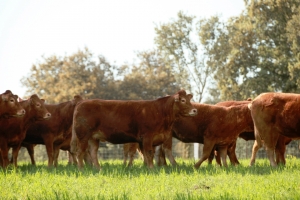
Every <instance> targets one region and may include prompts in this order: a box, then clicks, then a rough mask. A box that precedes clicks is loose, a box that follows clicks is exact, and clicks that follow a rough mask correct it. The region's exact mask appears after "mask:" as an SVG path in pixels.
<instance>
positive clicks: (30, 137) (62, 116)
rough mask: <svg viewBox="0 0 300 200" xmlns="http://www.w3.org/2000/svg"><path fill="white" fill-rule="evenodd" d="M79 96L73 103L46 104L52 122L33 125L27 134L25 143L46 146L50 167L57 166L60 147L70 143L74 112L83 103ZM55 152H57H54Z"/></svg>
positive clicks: (75, 97)
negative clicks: (78, 104)
mask: <svg viewBox="0 0 300 200" xmlns="http://www.w3.org/2000/svg"><path fill="white" fill-rule="evenodd" d="M82 100H83V99H82V97H81V96H79V95H76V96H74V99H73V100H71V101H67V102H63V103H59V104H45V107H46V108H47V109H48V110H49V112H51V113H52V117H51V119H50V120H47V121H41V122H38V123H35V124H33V125H31V126H30V127H29V128H28V130H27V133H26V137H25V139H24V141H23V142H24V143H25V144H26V143H29V144H44V145H45V146H46V150H47V155H48V167H52V166H53V162H54V160H56V161H55V163H54V166H57V159H56V158H57V156H58V151H59V149H60V145H65V142H66V140H67V139H69V140H68V141H67V143H68V142H70V138H71V127H72V123H73V112H74V109H75V106H76V105H77V103H78V102H80V101H82ZM54 150H55V152H54Z"/></svg>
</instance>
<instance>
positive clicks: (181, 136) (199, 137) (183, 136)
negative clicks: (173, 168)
mask: <svg viewBox="0 0 300 200" xmlns="http://www.w3.org/2000/svg"><path fill="white" fill-rule="evenodd" d="M248 104H249V101H248V100H247V101H225V102H220V103H217V104H216V106H222V107H230V106H238V107H239V106H240V105H244V106H243V107H240V108H243V109H245V108H246V106H247V105H248ZM202 105H203V107H199V108H200V109H201V110H199V109H198V112H199V113H200V112H201V113H202V112H204V113H206V114H205V115H204V116H203V117H200V116H197V117H196V118H195V119H192V120H193V122H187V124H189V126H190V127H189V128H186V131H189V132H187V133H184V132H185V126H184V123H183V122H180V121H176V122H175V125H174V128H175V129H173V132H172V135H173V137H175V138H177V139H178V140H180V141H182V142H189V143H191V142H198V143H201V144H203V142H204V138H203V134H204V131H206V129H207V128H208V126H210V123H211V124H215V126H216V127H219V126H220V127H221V129H223V128H222V127H226V126H229V129H228V131H227V132H226V130H221V131H223V132H224V134H228V135H231V133H230V130H232V129H233V128H234V127H235V126H237V125H238V124H237V122H233V121H232V119H228V121H223V122H220V124H218V122H219V121H220V120H217V119H215V118H217V116H220V114H218V113H217V109H216V111H212V113H211V115H215V116H209V113H208V112H210V106H209V105H205V104H202ZM206 107H207V110H206ZM222 112H223V111H222ZM244 112H245V113H246V115H247V116H248V117H246V118H245V119H244V121H243V123H241V124H240V125H239V126H240V127H239V129H240V130H243V126H244V128H245V129H247V130H253V122H252V118H251V117H249V116H250V112H249V111H247V110H244ZM225 114H226V113H225ZM226 115H227V114H226ZM205 118H206V121H207V120H211V122H210V123H209V122H206V121H201V120H204V119H205ZM181 120H183V121H184V122H185V121H187V119H181ZM196 120H197V121H196ZM247 120H248V121H247ZM177 123H178V124H180V125H178V124H177ZM231 123H232V127H231ZM198 126H199V131H200V129H203V130H202V131H200V132H198V130H197V129H198V128H197V127H198ZM214 131H216V130H214ZM213 134H215V133H213ZM233 134H236V133H233ZM235 147H236V140H233V141H232V142H231V143H230V142H229V143H228V144H227V155H228V156H229V159H230V162H231V164H233V165H237V164H239V161H238V160H237V157H236V154H235ZM215 150H216V152H218V151H219V147H218V145H216V146H214V147H213V149H212V151H211V153H210V155H209V157H208V163H209V164H211V163H212V160H213V158H214V156H215ZM162 151H164V152H162ZM165 152H167V153H166V155H167V157H168V159H169V160H170V162H171V164H172V165H176V161H175V159H174V157H173V156H172V140H171V139H170V140H168V141H166V142H165V143H164V144H163V145H162V147H160V148H159V149H158V161H157V162H158V165H166V160H165ZM216 161H217V164H218V165H220V166H222V164H221V159H220V154H219V153H217V154H216Z"/></svg>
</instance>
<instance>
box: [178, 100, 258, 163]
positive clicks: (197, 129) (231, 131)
mask: <svg viewBox="0 0 300 200" xmlns="http://www.w3.org/2000/svg"><path fill="white" fill-rule="evenodd" d="M193 105H194V106H195V107H196V108H197V110H198V112H199V113H201V114H199V115H197V116H196V117H194V118H190V117H180V118H179V119H178V120H176V122H175V123H174V125H173V132H174V134H173V136H174V137H177V139H179V140H181V141H183V142H186V143H191V142H192V143H195V142H197V143H203V144H204V146H203V154H202V157H201V159H200V160H199V161H198V162H197V163H196V164H195V165H194V167H195V168H199V167H200V165H201V164H202V162H203V161H204V160H206V159H207V158H208V157H209V156H210V154H211V152H212V150H213V148H214V147H215V146H216V147H218V149H219V152H220V156H221V159H222V163H223V165H224V166H225V167H226V166H227V162H226V156H227V148H228V146H230V145H231V144H232V143H233V142H235V141H236V139H237V137H238V135H239V134H240V133H241V132H244V131H248V130H251V126H253V124H252V123H251V122H252V121H251V115H250V111H249V109H248V107H247V104H242V105H239V106H232V107H223V106H216V105H206V104H197V103H194V104H193Z"/></svg>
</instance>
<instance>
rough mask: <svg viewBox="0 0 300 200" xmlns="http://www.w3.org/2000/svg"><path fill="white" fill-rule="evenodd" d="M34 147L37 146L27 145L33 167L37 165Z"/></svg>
mask: <svg viewBox="0 0 300 200" xmlns="http://www.w3.org/2000/svg"><path fill="white" fill-rule="evenodd" d="M34 146H35V145H34V144H28V145H26V149H27V152H28V154H29V156H30V160H31V164H32V165H36V163H35V159H34Z"/></svg>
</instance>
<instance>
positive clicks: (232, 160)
mask: <svg viewBox="0 0 300 200" xmlns="http://www.w3.org/2000/svg"><path fill="white" fill-rule="evenodd" d="M235 148H236V142H233V143H232V144H230V145H229V147H228V149H227V155H228V157H229V159H230V163H231V164H232V165H234V166H236V165H239V164H240V162H239V160H238V159H237V157H236V153H235Z"/></svg>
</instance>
